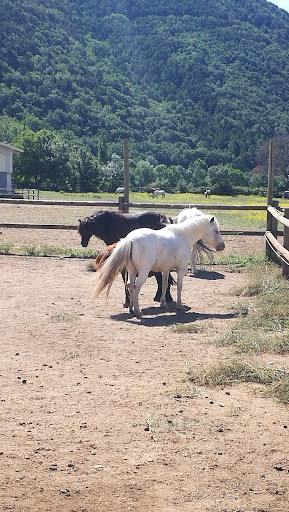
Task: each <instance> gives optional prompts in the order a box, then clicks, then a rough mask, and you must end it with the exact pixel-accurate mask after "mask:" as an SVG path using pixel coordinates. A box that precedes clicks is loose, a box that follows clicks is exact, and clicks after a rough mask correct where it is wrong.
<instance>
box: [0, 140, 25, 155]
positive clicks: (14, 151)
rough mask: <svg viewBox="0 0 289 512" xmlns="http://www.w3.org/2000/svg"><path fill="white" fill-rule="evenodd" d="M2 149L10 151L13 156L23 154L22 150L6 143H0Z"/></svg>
mask: <svg viewBox="0 0 289 512" xmlns="http://www.w3.org/2000/svg"><path fill="white" fill-rule="evenodd" d="M1 147H4V148H7V149H11V150H12V152H13V153H15V155H19V154H20V153H23V151H24V150H23V149H20V148H17V147H16V146H12V144H8V143H7V142H0V148H1Z"/></svg>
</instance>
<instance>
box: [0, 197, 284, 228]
mask: <svg viewBox="0 0 289 512" xmlns="http://www.w3.org/2000/svg"><path fill="white" fill-rule="evenodd" d="M0 203H4V204H5V203H6V204H25V205H29V204H32V205H33V206H36V205H39V206H43V205H46V206H87V207H98V208H99V207H101V208H102V207H106V208H118V209H119V210H120V211H122V210H123V209H125V210H128V209H129V208H131V209H142V210H147V209H158V210H166V211H170V210H183V209H184V208H192V207H195V208H198V209H203V210H214V211H216V210H218V211H220V210H231V211H233V210H264V211H265V210H266V209H267V206H266V205H251V204H250V205H249V204H248V205H237V204H236V205H228V204H227V205H226V204H213V203H200V204H184V203H157V202H154V203H127V204H126V203H124V201H123V197H122V196H120V197H119V201H118V202H116V201H60V200H46V199H40V200H37V199H36V200H35V199H34V200H29V199H7V198H5V199H3V198H0ZM124 205H125V207H124ZM0 228H26V229H69V230H76V229H77V228H78V226H77V225H64V224H28V223H20V222H17V223H7V222H5V223H4V222H0ZM222 234H224V235H245V236H264V235H265V231H252V230H250V231H247V230H242V229H239V230H222ZM278 234H282V232H279V233H278Z"/></svg>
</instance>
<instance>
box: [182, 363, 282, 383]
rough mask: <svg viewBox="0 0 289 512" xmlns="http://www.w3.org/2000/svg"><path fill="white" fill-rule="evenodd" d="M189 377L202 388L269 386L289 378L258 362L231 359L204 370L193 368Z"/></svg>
mask: <svg viewBox="0 0 289 512" xmlns="http://www.w3.org/2000/svg"><path fill="white" fill-rule="evenodd" d="M188 377H189V380H190V382H193V383H194V384H198V385H200V386H228V385H232V384H235V383H238V382H256V383H259V384H266V385H268V384H272V383H276V381H281V380H282V379H284V378H289V374H288V373H287V372H286V371H285V370H284V369H280V368H277V369H276V368H273V367H272V366H262V365H260V364H259V363H258V362H256V361H246V360H243V359H240V358H231V359H228V360H227V361H222V362H221V363H219V364H217V365H214V366H211V367H209V368H205V369H202V370H193V369H192V368H191V369H189V371H188Z"/></svg>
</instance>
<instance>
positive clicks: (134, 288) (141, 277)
mask: <svg viewBox="0 0 289 512" xmlns="http://www.w3.org/2000/svg"><path fill="white" fill-rule="evenodd" d="M135 275H136V274H135ZM148 275H149V270H148V271H147V272H146V271H145V270H139V272H138V274H137V276H136V277H135V278H134V282H133V283H132V282H130V286H129V290H130V293H131V298H132V304H131V307H130V312H131V313H133V314H135V315H136V316H137V317H138V318H141V317H142V312H141V310H140V309H139V303H138V297H139V292H140V289H141V287H142V285H143V284H144V283H145V282H146V280H147V278H148Z"/></svg>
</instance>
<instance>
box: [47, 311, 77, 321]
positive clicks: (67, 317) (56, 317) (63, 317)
mask: <svg viewBox="0 0 289 512" xmlns="http://www.w3.org/2000/svg"><path fill="white" fill-rule="evenodd" d="M50 319H51V321H52V322H55V323H58V322H73V321H74V320H75V319H76V316H75V315H72V314H71V313H53V314H52V315H50Z"/></svg>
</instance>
